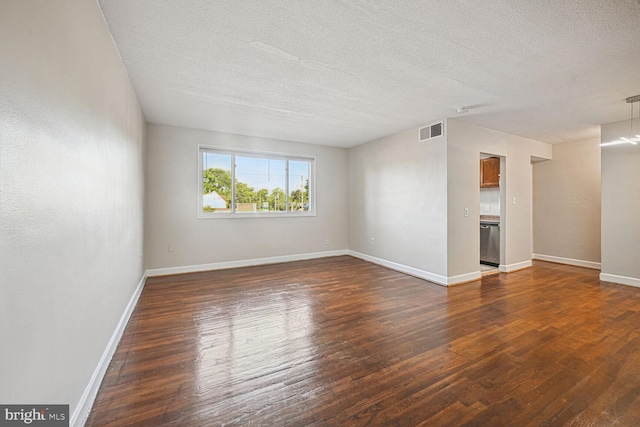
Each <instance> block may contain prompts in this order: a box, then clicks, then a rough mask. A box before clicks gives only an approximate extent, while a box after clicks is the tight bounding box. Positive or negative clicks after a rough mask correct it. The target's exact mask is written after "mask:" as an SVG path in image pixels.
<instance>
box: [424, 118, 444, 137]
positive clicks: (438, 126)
mask: <svg viewBox="0 0 640 427" xmlns="http://www.w3.org/2000/svg"><path fill="white" fill-rule="evenodd" d="M443 133H444V123H443V122H438V123H434V124H431V125H429V126H425V127H422V128H420V129H418V142H424V141H427V140H429V139H431V138H435V137H436V136H442V134H443Z"/></svg>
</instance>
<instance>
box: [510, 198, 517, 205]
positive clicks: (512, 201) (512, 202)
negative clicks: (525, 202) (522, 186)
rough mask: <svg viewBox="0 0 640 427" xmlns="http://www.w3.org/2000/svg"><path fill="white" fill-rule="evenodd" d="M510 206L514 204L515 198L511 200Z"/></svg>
mask: <svg viewBox="0 0 640 427" xmlns="http://www.w3.org/2000/svg"><path fill="white" fill-rule="evenodd" d="M511 204H512V205H515V204H516V198H515V197H514V198H513V199H512V200H511Z"/></svg>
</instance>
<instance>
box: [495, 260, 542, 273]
mask: <svg viewBox="0 0 640 427" xmlns="http://www.w3.org/2000/svg"><path fill="white" fill-rule="evenodd" d="M532 265H533V263H532V262H531V260H527V261H522V262H516V263H515V264H507V265H504V264H500V266H499V267H498V270H500V271H501V272H503V273H511V272H512V271H517V270H522V269H523V268H529V267H531V266H532Z"/></svg>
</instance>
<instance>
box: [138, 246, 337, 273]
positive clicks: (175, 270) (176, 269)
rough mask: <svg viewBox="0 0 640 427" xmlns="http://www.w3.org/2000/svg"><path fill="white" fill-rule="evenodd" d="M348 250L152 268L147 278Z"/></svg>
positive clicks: (320, 256)
mask: <svg viewBox="0 0 640 427" xmlns="http://www.w3.org/2000/svg"><path fill="white" fill-rule="evenodd" d="M347 254H348V251H347V250H346V249H343V250H337V251H324V252H310V253H305V254H296V255H283V256H274V257H268V258H253V259H243V260H238V261H225V262H214V263H211V264H196V265H185V266H182V267H165V268H152V269H150V270H147V271H146V275H147V277H155V276H166V275H169V274H183V273H196V272H199V271H210V270H223V269H226V268H238V267H252V266H255V265H265V264H278V263H281V262H291V261H302V260H305V259H316V258H326V257H331V256H342V255H347Z"/></svg>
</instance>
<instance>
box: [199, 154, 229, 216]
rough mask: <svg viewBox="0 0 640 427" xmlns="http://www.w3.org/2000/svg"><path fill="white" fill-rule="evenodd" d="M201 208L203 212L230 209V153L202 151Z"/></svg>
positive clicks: (226, 210) (227, 210)
mask: <svg viewBox="0 0 640 427" xmlns="http://www.w3.org/2000/svg"><path fill="white" fill-rule="evenodd" d="M202 171H203V172H202V175H203V176H202V184H203V185H202V193H203V195H202V208H203V209H204V211H205V212H230V211H231V155H229V154H217V153H208V152H203V153H202Z"/></svg>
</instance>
